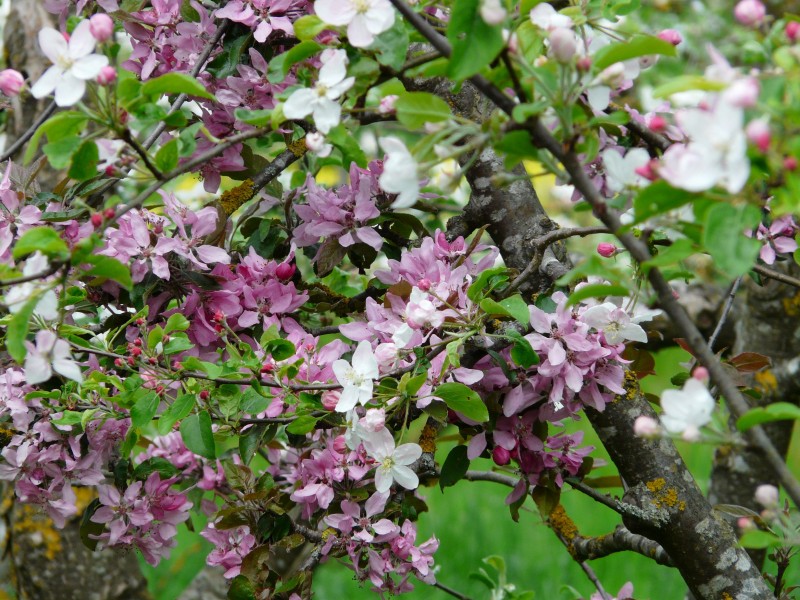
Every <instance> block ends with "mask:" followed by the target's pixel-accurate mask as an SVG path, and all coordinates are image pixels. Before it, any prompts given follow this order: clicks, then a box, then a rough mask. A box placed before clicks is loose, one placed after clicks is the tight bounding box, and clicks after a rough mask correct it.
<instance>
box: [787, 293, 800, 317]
mask: <svg viewBox="0 0 800 600" xmlns="http://www.w3.org/2000/svg"><path fill="white" fill-rule="evenodd" d="M783 310H784V311H785V312H786V314H787V315H788V316H790V317H796V316H797V315H800V292H798V293H797V294H795V295H794V296H792V297H791V298H784V299H783Z"/></svg>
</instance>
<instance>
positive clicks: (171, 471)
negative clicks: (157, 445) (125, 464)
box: [133, 456, 180, 481]
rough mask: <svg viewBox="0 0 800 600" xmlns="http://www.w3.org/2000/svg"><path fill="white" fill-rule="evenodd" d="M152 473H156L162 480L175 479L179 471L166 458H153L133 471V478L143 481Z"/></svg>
mask: <svg viewBox="0 0 800 600" xmlns="http://www.w3.org/2000/svg"><path fill="white" fill-rule="evenodd" d="M153 473H158V474H159V475H161V478H162V479H169V478H170V477H175V475H177V474H178V473H180V471H179V470H178V468H177V467H176V466H175V465H173V464H172V463H171V462H169V461H168V460H167V459H166V458H162V457H160V456H154V457H153V458H148V459H147V460H145V461H144V462H143V463H142V464H140V465H138V466H137V467H136V468H135V469H134V470H133V478H134V479H138V480H140V481H144V480H146V479H147V478H148V477H150V475H152V474H153Z"/></svg>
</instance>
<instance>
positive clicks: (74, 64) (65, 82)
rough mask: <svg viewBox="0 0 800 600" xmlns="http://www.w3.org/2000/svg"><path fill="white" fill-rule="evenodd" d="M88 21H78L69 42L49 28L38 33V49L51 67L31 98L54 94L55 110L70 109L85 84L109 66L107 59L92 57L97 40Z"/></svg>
mask: <svg viewBox="0 0 800 600" xmlns="http://www.w3.org/2000/svg"><path fill="white" fill-rule="evenodd" d="M89 27H90V25H89V21H88V20H86V21H81V22H80V23H79V24H78V26H77V27H76V28H75V31H73V32H72V36H71V37H70V38H69V42H67V40H65V39H64V36H63V35H61V33H59V32H58V31H56V30H55V29H53V28H52V27H45V28H44V29H42V30H41V31H40V32H39V45H40V46H41V47H42V52H44V55H45V56H46V57H47V58H48V59H50V62H52V63H53V66H52V67H50V68H49V69H47V71H45V72H44V75H42V76H41V77H40V78H39V81H37V82H36V83H35V84H34V86H33V87H32V88H31V95H32V96H33V97H34V98H44V97H45V96H47V95H49V94H51V93H52V92H53V90H55V92H56V104H57V105H58V106H72V105H73V104H75V103H76V102H78V100H80V99H81V98H82V97H83V94H84V93H85V92H86V81H87V80H89V79H94V78H95V77H97V76H98V75H99V74H100V70H101V69H102V68H103V67H105V66H106V65H107V64H108V58H106V57H105V56H102V55H100V54H92V52H93V51H94V48H95V45H96V44H97V40H96V39H95V38H94V36H93V35H92V32H91V31H90V29H89Z"/></svg>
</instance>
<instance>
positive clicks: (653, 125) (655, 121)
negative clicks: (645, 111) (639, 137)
mask: <svg viewBox="0 0 800 600" xmlns="http://www.w3.org/2000/svg"><path fill="white" fill-rule="evenodd" d="M647 126H648V127H649V128H650V131H652V132H653V133H664V131H665V130H666V129H667V120H666V119H665V118H664V117H662V116H661V115H653V117H652V118H651V119H650V122H649V123H648V124H647Z"/></svg>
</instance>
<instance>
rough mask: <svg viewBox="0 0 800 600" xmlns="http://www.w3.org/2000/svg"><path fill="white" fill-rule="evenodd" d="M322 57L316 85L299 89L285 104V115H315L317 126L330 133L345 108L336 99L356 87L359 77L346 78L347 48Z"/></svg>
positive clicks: (295, 116) (287, 116) (292, 116)
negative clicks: (354, 84) (355, 83)
mask: <svg viewBox="0 0 800 600" xmlns="http://www.w3.org/2000/svg"><path fill="white" fill-rule="evenodd" d="M321 60H322V67H321V68H320V70H319V79H318V80H317V83H316V85H315V86H314V87H313V88H301V89H299V90H295V91H294V92H293V93H292V95H291V96H289V98H288V100H286V103H285V104H284V105H283V114H284V115H285V116H286V118H287V119H302V118H303V117H306V116H308V115H309V114H310V115H313V117H314V123H315V124H316V126H317V129H319V130H320V131H321V132H322V133H328V132H329V131H330V130H331V129H332V128H334V127H336V125H338V124H339V120H340V119H341V115H342V107H341V105H340V104H339V103H338V102H335V100H336V99H337V98H339V96H341V95H342V94H344V93H345V92H346V91H347V90H349V89H350V88H351V87H352V86H353V83H354V82H355V77H346V75H347V53H346V52H345V51H344V50H332V51H326V52H323V53H322V58H321Z"/></svg>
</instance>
